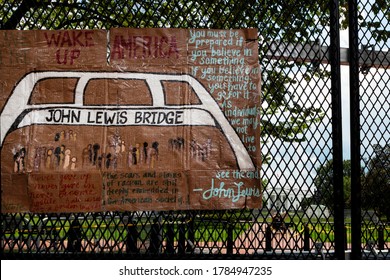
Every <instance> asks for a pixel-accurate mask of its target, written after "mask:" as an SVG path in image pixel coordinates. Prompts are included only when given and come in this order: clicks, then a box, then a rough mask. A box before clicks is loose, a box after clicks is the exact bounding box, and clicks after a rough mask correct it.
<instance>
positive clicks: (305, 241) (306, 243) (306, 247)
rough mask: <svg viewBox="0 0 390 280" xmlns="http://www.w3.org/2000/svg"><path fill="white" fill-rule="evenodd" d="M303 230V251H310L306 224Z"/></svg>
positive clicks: (308, 230) (308, 232)
mask: <svg viewBox="0 0 390 280" xmlns="http://www.w3.org/2000/svg"><path fill="white" fill-rule="evenodd" d="M303 230H304V233H303V250H304V251H310V228H309V226H308V225H307V224H305V226H304V229H303Z"/></svg>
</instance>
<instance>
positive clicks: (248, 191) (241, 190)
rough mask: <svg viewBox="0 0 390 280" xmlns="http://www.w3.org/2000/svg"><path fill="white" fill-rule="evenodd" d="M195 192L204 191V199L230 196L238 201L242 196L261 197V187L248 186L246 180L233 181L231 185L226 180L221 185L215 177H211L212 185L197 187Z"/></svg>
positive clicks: (233, 200) (234, 200)
mask: <svg viewBox="0 0 390 280" xmlns="http://www.w3.org/2000/svg"><path fill="white" fill-rule="evenodd" d="M193 191H194V192H202V197H203V199H204V200H209V199H212V198H230V199H231V200H232V202H237V201H238V200H239V199H240V198H242V197H261V190H260V188H259V187H256V186H253V187H246V186H245V185H244V182H233V184H232V185H231V186H227V185H226V184H225V182H219V186H218V185H217V186H216V184H215V180H214V178H212V179H211V185H210V186H208V187H206V188H196V189H194V190H193Z"/></svg>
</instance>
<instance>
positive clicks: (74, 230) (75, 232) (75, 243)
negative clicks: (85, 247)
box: [67, 217, 81, 252]
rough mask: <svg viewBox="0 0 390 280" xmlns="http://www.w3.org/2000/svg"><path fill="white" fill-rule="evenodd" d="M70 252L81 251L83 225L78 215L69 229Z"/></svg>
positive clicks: (68, 249) (68, 248)
mask: <svg viewBox="0 0 390 280" xmlns="http://www.w3.org/2000/svg"><path fill="white" fill-rule="evenodd" d="M67 236H68V247H67V251H68V252H81V225H80V222H79V220H78V218H77V217H76V218H75V220H73V221H72V223H71V224H70V227H69V230H68V234H67Z"/></svg>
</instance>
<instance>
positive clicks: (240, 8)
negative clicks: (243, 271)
mask: <svg viewBox="0 0 390 280" xmlns="http://www.w3.org/2000/svg"><path fill="white" fill-rule="evenodd" d="M340 2H341V3H339V1H294V0H291V1H252V0H249V1H180V0H173V1H163V0H160V1H157V0H156V1H65V0H64V1H62V0H59V1H38V0H33V1H27V0H24V1H22V0H14V1H12V0H8V1H3V2H2V3H1V4H0V17H1V22H0V24H1V25H0V27H1V29H20V30H28V29H110V28H113V27H136V28H149V27H163V28H166V27H169V28H216V29H231V28H247V27H256V28H258V33H259V63H260V65H261V71H262V109H261V142H262V146H261V150H262V154H263V165H262V169H261V178H262V182H263V187H264V197H263V208H261V209H243V210H223V211H221V210H219V211H216V210H214V211H201V210H199V211H167V212H162V211H148V212H146V211H139V212H104V213H95V212H94V213H72V214H69V213H66V214H65V213H64V214H61V213H56V214H54V213H47V214H44V215H43V214H35V213H12V214H5V213H3V214H1V223H2V234H1V249H2V256H3V257H5V258H22V257H26V256H30V257H35V258H46V257H48V256H50V257H57V258H76V257H84V258H97V257H105V258H106V257H108V256H110V257H112V258H120V257H126V258H131V257H134V258H139V257H140V256H155V257H156V256H159V257H161V256H164V257H166V256H173V257H177V256H181V257H187V258H196V257H212V258H214V257H218V256H222V255H223V256H229V257H246V258H275V259H281V258H283V259H285V258H287V259H296V258H299V259H302V258H303V259H308V258H310V259H312V258H338V259H340V258H344V257H345V254H346V253H347V256H348V252H349V251H350V250H351V249H352V252H355V255H353V254H352V256H353V257H354V258H361V257H363V258H373V257H374V258H389V257H390V254H389V252H388V250H389V246H390V234H389V232H390V225H389V215H390V213H389V209H390V208H389V203H388V202H389V201H390V185H389V184H390V183H389V176H390V175H389V174H390V164H389V152H390V151H389V145H390V142H389V139H390V137H389V127H390V122H389V111H390V108H389V99H390V98H389V96H390V95H389V88H388V81H389V70H388V68H389V67H388V64H389V62H390V58H389V53H388V52H389V46H390V41H389V33H390V23H389V20H390V18H389V10H390V3H389V2H388V1H380V0H373V1H360V2H361V3H360V2H359V5H358V6H355V5H357V4H356V3H353V2H355V1H349V3H346V1H340ZM351 24H353V25H354V26H355V28H352V26H351ZM348 26H349V27H350V28H349V45H345V46H343V44H345V42H347V41H348V35H345V34H346V33H345V31H341V33H340V30H343V29H345V28H346V27H348ZM340 34H341V36H340ZM340 44H341V48H339V45H340ZM348 48H349V49H348ZM349 50H350V52H351V58H349V57H348V54H349ZM353 55H355V57H353ZM354 58H355V59H354ZM353 59H354V60H353ZM351 61H353V63H350V62H351ZM349 64H351V67H350V68H351V71H350V72H349V67H345V66H340V65H349ZM354 71H355V72H354ZM349 73H350V81H351V82H350V85H348V83H347V80H348V74H349ZM1 88H2V87H1ZM349 93H350V94H349ZM349 97H350V100H349ZM348 103H350V107H349V104H348ZM348 111H350V112H351V114H350V116H348ZM356 116H357V117H356ZM349 120H350V121H349ZM349 127H350V130H348V128H349ZM349 140H350V141H349ZM351 147H352V148H351ZM361 209H364V211H363V212H360V211H361Z"/></svg>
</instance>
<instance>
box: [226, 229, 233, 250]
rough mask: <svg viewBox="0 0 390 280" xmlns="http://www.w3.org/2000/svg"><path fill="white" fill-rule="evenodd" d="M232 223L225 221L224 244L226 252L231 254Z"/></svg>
mask: <svg viewBox="0 0 390 280" xmlns="http://www.w3.org/2000/svg"><path fill="white" fill-rule="evenodd" d="M233 228H234V227H233V225H232V224H230V222H227V244H226V247H227V248H226V249H227V252H226V253H227V254H233V243H234V240H233Z"/></svg>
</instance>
